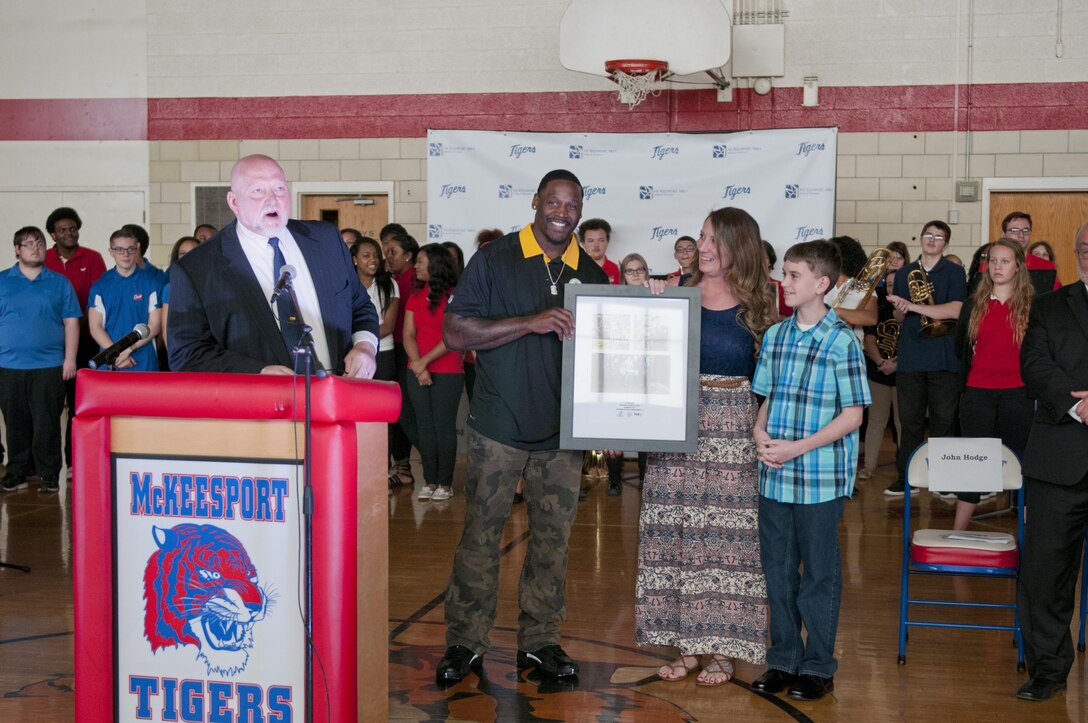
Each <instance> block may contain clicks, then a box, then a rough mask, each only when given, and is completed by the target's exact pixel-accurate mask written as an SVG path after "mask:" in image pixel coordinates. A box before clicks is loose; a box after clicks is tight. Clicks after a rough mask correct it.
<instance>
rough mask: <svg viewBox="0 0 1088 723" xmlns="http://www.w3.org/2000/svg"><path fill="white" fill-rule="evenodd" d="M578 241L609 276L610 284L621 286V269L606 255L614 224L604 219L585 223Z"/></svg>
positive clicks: (581, 227) (579, 229)
mask: <svg viewBox="0 0 1088 723" xmlns="http://www.w3.org/2000/svg"><path fill="white" fill-rule="evenodd" d="M578 240H579V241H581V242H582V249H583V250H584V251H585V252H586V253H587V254H589V258H591V259H593V260H594V261H596V262H597V265H598V266H600V267H601V269H603V270H604V272H605V274H607V275H608V283H610V284H619V283H620V267H619V266H617V265H616V262H615V261H613V260H612V259H610V258H608V257H607V256H606V255H605V254H606V253H607V252H608V242H609V241H611V240H612V224H610V223H608V221H605V220H604V219H603V218H591V219H589V220H588V221H583V222H582V225H581V226H579V227H578Z"/></svg>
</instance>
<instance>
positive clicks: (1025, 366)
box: [1017, 223, 1088, 701]
mask: <svg viewBox="0 0 1088 723" xmlns="http://www.w3.org/2000/svg"><path fill="white" fill-rule="evenodd" d="M1074 250H1075V252H1076V255H1077V270H1078V273H1079V274H1080V279H1081V280H1080V281H1079V282H1078V283H1075V284H1071V285H1070V286H1065V287H1062V288H1061V289H1059V290H1057V291H1055V292H1053V293H1050V294H1046V295H1045V296H1041V297H1038V298H1036V300H1035V303H1034V304H1033V306H1032V309H1031V320H1030V321H1029V323H1028V330H1027V334H1026V335H1025V337H1024V343H1023V346H1022V347H1021V351H1020V363H1021V368H1022V369H1021V371H1022V375H1023V377H1024V382H1025V383H1026V384H1027V388H1028V393H1029V394H1030V395H1031V396H1032V397H1033V398H1034V399H1035V400H1036V401H1037V405H1036V410H1035V418H1034V420H1033V421H1032V425H1031V434H1030V436H1029V438H1028V445H1027V449H1026V451H1025V453H1024V476H1025V478H1026V480H1027V510H1028V520H1027V528H1026V531H1025V538H1024V550H1023V555H1022V559H1021V562H1020V588H1019V594H1018V601H1017V602H1018V605H1019V608H1020V624H1021V626H1022V628H1023V633H1024V649H1025V653H1026V656H1027V664H1028V674H1029V675H1030V676H1031V679H1030V680H1029V681H1028V682H1027V683H1025V684H1024V685H1023V687H1021V688H1020V690H1019V692H1017V697H1019V698H1022V699H1023V700H1034V701H1038V700H1046V699H1048V698H1050V697H1051V696H1052V695H1054V693H1056V692H1058V691H1061V690H1065V679H1066V677H1067V676H1068V675H1069V669H1070V668H1071V667H1072V665H1073V639H1072V636H1071V635H1070V632H1069V623H1070V620H1071V619H1072V616H1073V599H1074V596H1075V593H1076V584H1077V570H1078V568H1079V567H1080V556H1081V549H1082V547H1083V545H1084V531H1085V528H1086V527H1088V286H1086V284H1088V223H1085V224H1084V225H1083V226H1081V227H1080V229H1079V230H1078V231H1077V235H1076V237H1075V240H1074Z"/></svg>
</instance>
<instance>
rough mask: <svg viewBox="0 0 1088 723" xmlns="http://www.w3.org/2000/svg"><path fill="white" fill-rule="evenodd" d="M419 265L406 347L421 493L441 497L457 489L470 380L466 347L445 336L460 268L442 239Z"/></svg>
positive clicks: (426, 250) (421, 255)
mask: <svg viewBox="0 0 1088 723" xmlns="http://www.w3.org/2000/svg"><path fill="white" fill-rule="evenodd" d="M415 271H416V290H415V291H414V292H413V293H412V294H411V296H409V297H408V302H407V305H406V306H405V310H404V351H405V352H406V353H407V355H408V372H409V374H408V398H409V399H410V400H411V403H412V409H413V410H414V412H415V417H416V435H417V447H418V449H419V456H420V460H421V461H422V463H423V480H424V483H425V484H424V486H423V488H422V489H421V490H420V491H419V499H421V500H435V501H438V502H441V501H443V500H448V499H449V498H450V497H451V496H452V494H453V466H454V463H455V462H456V461H457V407H458V405H459V404H460V403H461V385H462V384H464V381H465V372H464V366H463V364H462V362H461V353H460V352H457V351H449V350H447V349H446V344H445V342H443V341H442V322H443V321H444V320H445V317H446V302H447V301H448V300H449V295H450V293H451V292H452V291H453V287H454V286H456V284H457V269H456V267H455V266H454V262H453V257H452V256H450V253H449V251H447V250H446V249H445V248H444V247H443V246H442V244H427V245H426V246H424V247H423V248H421V249H420V250H419V253H418V254H417V255H416V266H415Z"/></svg>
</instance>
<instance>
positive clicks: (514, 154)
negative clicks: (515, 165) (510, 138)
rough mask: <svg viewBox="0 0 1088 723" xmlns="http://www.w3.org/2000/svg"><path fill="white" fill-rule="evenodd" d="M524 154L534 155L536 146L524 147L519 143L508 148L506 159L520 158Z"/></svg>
mask: <svg viewBox="0 0 1088 723" xmlns="http://www.w3.org/2000/svg"><path fill="white" fill-rule="evenodd" d="M526 153H536V146H526V145H523V144H521V143H517V144H514V145H512V146H510V154H509V155H508V156H507V158H521V157H522V155H524V154H526Z"/></svg>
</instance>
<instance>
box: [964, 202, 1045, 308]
mask: <svg viewBox="0 0 1088 723" xmlns="http://www.w3.org/2000/svg"><path fill="white" fill-rule="evenodd" d="M1001 233H1002V235H1003V236H1005V238H1011V239H1013V240H1014V241H1016V242H1017V243H1019V244H1020V245H1021V246H1022V247H1023V248H1024V266H1026V267H1027V269H1028V275H1029V276H1031V283H1032V285H1033V286H1034V287H1035V295H1036V296H1038V295H1039V294H1045V293H1046V292H1048V291H1054V290H1055V289H1060V288H1061V286H1062V282H1061V281H1059V280H1058V267H1057V266H1055V265H1054V262H1053V261H1049V260H1047V259H1044V258H1040V257H1038V256H1036V255H1034V254H1029V253H1028V246H1030V245H1031V216H1029V215H1028V214H1026V213H1024V212H1023V211H1013V212H1012V213H1010V214H1009V215H1008V216H1006V217H1005V218H1004V219H1002V221H1001ZM985 270H986V264H982V267H981V268H980V269H979V271H980V272H982V271H985Z"/></svg>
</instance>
